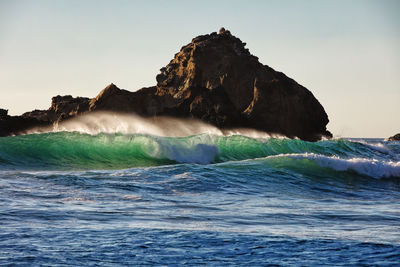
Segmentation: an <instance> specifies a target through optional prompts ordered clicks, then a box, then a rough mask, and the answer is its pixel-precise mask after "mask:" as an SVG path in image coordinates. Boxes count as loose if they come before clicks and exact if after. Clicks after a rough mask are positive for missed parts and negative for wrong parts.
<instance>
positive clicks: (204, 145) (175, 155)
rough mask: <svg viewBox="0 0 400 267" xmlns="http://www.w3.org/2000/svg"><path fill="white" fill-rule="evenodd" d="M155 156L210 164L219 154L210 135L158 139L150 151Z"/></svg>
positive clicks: (177, 160) (181, 161) (182, 161)
mask: <svg viewBox="0 0 400 267" xmlns="http://www.w3.org/2000/svg"><path fill="white" fill-rule="evenodd" d="M148 154H149V156H151V157H153V158H167V159H170V160H174V161H176V162H180V163H198V164H209V163H211V162H213V161H214V159H215V157H216V156H217V155H218V154H219V149H218V147H217V146H216V145H214V144H213V142H212V140H211V138H210V136H208V137H207V136H204V137H203V136H198V137H196V138H190V139H186V140H185V141H183V140H174V139H157V140H156V142H155V143H154V146H153V149H152V150H151V151H149V152H148Z"/></svg>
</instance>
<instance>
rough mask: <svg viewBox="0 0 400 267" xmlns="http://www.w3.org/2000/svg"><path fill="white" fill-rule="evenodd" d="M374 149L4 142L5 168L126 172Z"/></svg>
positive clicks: (194, 140)
mask: <svg viewBox="0 0 400 267" xmlns="http://www.w3.org/2000/svg"><path fill="white" fill-rule="evenodd" d="M373 150H374V149H373V148H371V147H368V146H366V145H363V144H361V143H357V142H351V141H346V140H332V141H320V142H316V143H310V142H305V141H301V140H293V139H276V138H270V139H254V138H249V137H245V136H240V135H234V136H216V135H209V134H201V135H194V136H187V137H160V136H152V135H142V134H133V135H123V134H98V135H89V134H80V133H77V132H58V133H43V134H30V135H23V136H14V137H4V138H0V167H2V168H13V167H18V168H21V167H25V168H28V169H29V168H46V169H47V168H49V169H122V168H131V167H146V166H159V165H166V164H174V163H198V164H208V163H218V162H226V161H238V160H244V159H254V158H261V157H268V156H272V155H280V154H298V153H315V154H322V155H326V156H345V157H351V156H356V157H357V156H358V157H360V156H371V153H374V151H373ZM378 152H379V151H378Z"/></svg>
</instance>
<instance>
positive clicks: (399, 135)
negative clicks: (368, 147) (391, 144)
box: [388, 133, 400, 141]
mask: <svg viewBox="0 0 400 267" xmlns="http://www.w3.org/2000/svg"><path fill="white" fill-rule="evenodd" d="M388 141H400V133H398V134H395V135H393V136H391V137H389V138H388Z"/></svg>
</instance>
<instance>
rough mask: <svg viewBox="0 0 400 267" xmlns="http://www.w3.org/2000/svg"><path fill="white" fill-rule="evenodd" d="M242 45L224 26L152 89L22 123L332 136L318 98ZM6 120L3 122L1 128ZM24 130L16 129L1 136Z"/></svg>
mask: <svg viewBox="0 0 400 267" xmlns="http://www.w3.org/2000/svg"><path fill="white" fill-rule="evenodd" d="M245 45H246V44H245V43H243V42H242V41H241V40H240V39H238V38H236V37H234V36H233V35H231V33H230V32H229V31H227V30H225V29H224V28H221V29H220V31H219V33H218V34H217V33H216V32H214V33H211V34H206V35H201V36H198V37H196V38H194V39H193V40H192V42H190V43H189V44H187V45H185V46H183V47H182V48H181V50H180V51H179V52H178V53H177V54H175V57H174V58H173V59H172V60H171V61H170V63H169V64H168V65H167V66H166V67H164V68H161V70H160V71H161V73H160V74H159V75H157V77H156V80H157V85H156V86H154V87H148V88H143V89H140V90H139V91H136V92H130V91H127V90H122V89H119V88H118V87H117V86H115V85H114V84H110V85H109V86H107V87H106V88H105V89H103V90H102V91H101V92H100V94H99V95H98V96H97V97H95V98H93V99H88V98H82V97H78V98H73V97H72V96H56V97H53V99H52V104H51V107H50V109H49V110H47V111H33V112H30V113H25V114H23V115H22V116H20V117H22V118H24V119H27V120H28V119H32V120H36V121H38V123H39V124H46V123H47V124H51V123H54V122H58V121H61V120H65V119H68V118H71V117H74V116H76V115H78V114H82V113H85V112H92V111H96V110H112V111H123V112H135V113H137V114H139V115H142V116H160V115H167V116H174V117H194V118H199V119H201V120H203V121H205V122H208V123H211V124H213V125H216V126H218V127H220V128H236V127H246V128H254V129H257V130H262V131H266V132H270V133H279V134H283V135H286V136H288V137H299V138H301V139H304V140H309V141H316V140H319V139H320V138H321V137H322V136H326V137H331V133H330V132H329V131H327V129H326V124H327V123H328V122H329V120H328V116H327V114H326V113H325V111H324V108H323V107H322V105H321V104H320V103H319V102H318V100H317V99H316V98H315V97H314V96H313V94H312V93H311V92H310V91H309V90H307V89H306V88H305V87H303V86H301V85H299V84H298V83H296V82H295V81H294V80H292V79H291V78H288V77H287V76H286V75H285V74H283V73H281V72H277V71H275V70H274V69H272V68H270V67H268V66H266V65H263V64H261V63H260V62H259V61H258V58H257V57H255V56H253V55H251V54H250V52H249V50H248V49H246V48H245ZM7 117H8V118H9V117H10V116H7ZM7 120H8V119H0V127H3V125H4V123H5V122H7ZM33 124H34V123H33ZM27 126H29V127H31V124H29V123H28V124H27ZM26 128H27V127H26ZM21 130H23V129H21V128H16V129H12V127H11V128H8V130H5V131H0V134H2V135H8V134H10V133H18V132H21Z"/></svg>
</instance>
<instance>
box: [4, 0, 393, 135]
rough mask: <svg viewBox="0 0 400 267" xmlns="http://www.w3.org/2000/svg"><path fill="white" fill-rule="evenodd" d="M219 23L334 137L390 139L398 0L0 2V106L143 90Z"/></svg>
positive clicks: (14, 108) (21, 108)
mask: <svg viewBox="0 0 400 267" xmlns="http://www.w3.org/2000/svg"><path fill="white" fill-rule="evenodd" d="M222 26H223V27H225V28H226V29H228V30H230V31H231V33H232V34H233V35H235V36H236V37H239V38H240V39H241V40H242V41H243V42H246V43H247V48H249V50H250V52H251V53H252V54H253V55H256V56H257V57H258V58H259V60H260V62H261V63H263V64H265V65H268V66H270V67H272V68H274V69H275V70H277V71H282V72H284V73H285V74H286V75H287V76H289V77H291V78H293V79H294V80H296V81H297V82H298V83H300V84H301V85H303V86H305V87H306V88H308V89H309V90H310V91H311V92H312V93H313V94H314V96H315V97H316V98H317V99H318V100H319V101H320V103H321V104H322V105H323V106H324V108H325V111H326V112H327V114H328V116H329V119H330V123H329V124H328V126H327V127H328V129H329V130H330V131H331V132H332V133H333V134H334V136H336V137H388V136H391V135H394V134H395V133H398V132H400V1H397V0H393V1H392V0H375V1H369V0H352V1H344V0H342V1H341V0H335V1H333V0H332V1H329V0H323V1H320V0H304V1H302V0H287V1H281V0H279V1H278V0H277V1H256V0H253V1H251V0H248V1H235V0H231V1H217V0H213V1H207V0H202V1H190V0H186V1H172V0H171V1H161V0H160V1H151V0H148V1H120V0H115V1H111V0H110V1H102V0H92V1H90V0H87V1H78V0H65V1H63V0H48V1H45V0H37V1H20V0H0V108H5V109H8V110H9V113H10V114H11V115H19V114H22V113H23V112H26V111H30V110H33V109H48V108H49V107H50V103H51V97H53V96H55V95H68V94H70V95H73V96H86V97H95V96H96V95H97V94H98V93H99V91H100V90H101V89H103V88H104V87H106V86H107V85H108V84H110V83H111V82H113V83H114V84H116V85H117V86H118V87H119V88H124V89H127V90H130V91H136V90H138V89H140V88H142V87H145V86H153V85H155V84H156V80H155V77H156V75H157V74H158V73H159V69H160V68H162V67H164V66H165V65H167V64H168V63H169V61H170V60H171V59H172V58H173V56H174V54H175V53H177V52H178V51H179V50H180V48H181V47H182V46H183V45H185V44H187V43H189V42H190V41H191V39H192V38H193V37H195V36H198V35H201V34H207V33H211V32H214V31H218V29H219V28H220V27H222Z"/></svg>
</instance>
